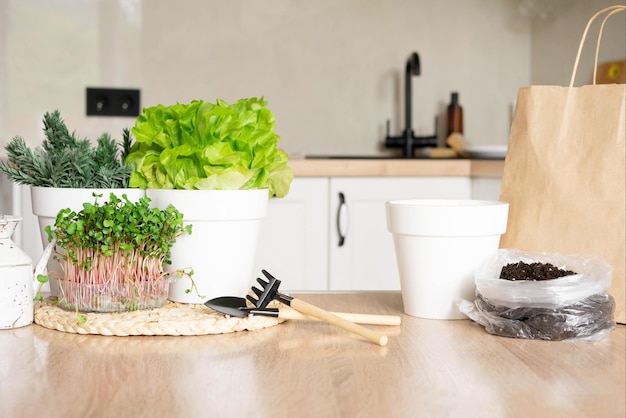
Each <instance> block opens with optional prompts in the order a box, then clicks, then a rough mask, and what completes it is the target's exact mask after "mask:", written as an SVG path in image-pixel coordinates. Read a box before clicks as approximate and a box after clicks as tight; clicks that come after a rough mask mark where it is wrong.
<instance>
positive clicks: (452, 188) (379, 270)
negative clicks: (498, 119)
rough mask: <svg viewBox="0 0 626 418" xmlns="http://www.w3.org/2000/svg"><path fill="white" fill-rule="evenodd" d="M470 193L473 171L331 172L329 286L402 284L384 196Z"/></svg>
mask: <svg viewBox="0 0 626 418" xmlns="http://www.w3.org/2000/svg"><path fill="white" fill-rule="evenodd" d="M470 195H471V183H470V178H469V177H349V178H348V177H344V178H340V177H339V178H335V177H333V178H331V180H330V198H329V202H330V226H331V228H330V234H329V238H330V242H329V290H399V289H400V279H399V275H398V268H397V264H396V258H395V251H394V247H393V239H392V236H391V233H389V232H388V231H387V223H386V213H385V202H387V201H389V200H396V199H418V198H422V199H423V198H427V199H447V198H449V199H469V198H470ZM341 196H343V199H344V203H343V206H342V205H341V202H340V200H341ZM342 236H343V237H344V239H343V242H340V241H341V237H342Z"/></svg>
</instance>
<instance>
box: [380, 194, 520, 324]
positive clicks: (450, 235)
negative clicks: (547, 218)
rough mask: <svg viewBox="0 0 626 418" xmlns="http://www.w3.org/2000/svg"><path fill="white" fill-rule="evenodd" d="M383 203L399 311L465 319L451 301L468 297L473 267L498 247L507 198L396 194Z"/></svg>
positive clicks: (471, 291) (474, 269) (440, 317)
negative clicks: (410, 197)
mask: <svg viewBox="0 0 626 418" xmlns="http://www.w3.org/2000/svg"><path fill="white" fill-rule="evenodd" d="M386 209H387V227H388V230H389V231H390V232H391V233H392V234H393V242H394V247H395V251H396V258H397V261H398V270H399V272H400V289H401V291H402V301H403V303H404V312H405V313H406V314H408V315H411V316H416V317H420V318H428V319H466V318H467V317H466V316H465V315H464V314H462V313H461V312H460V311H459V309H458V308H457V306H456V302H457V300H459V299H466V300H473V299H474V292H475V290H476V286H475V285H474V275H475V272H476V270H477V269H478V267H479V266H480V265H481V264H482V263H483V261H484V260H485V259H487V258H488V257H489V256H490V255H492V254H494V253H495V252H496V251H497V250H498V245H499V242H500V235H501V234H503V233H504V232H505V231H506V224H507V216H508V209H509V205H508V203H504V202H495V201H484V200H445V199H443V200H428V199H423V200H419V199H418V200H397V201H392V202H387V204H386Z"/></svg>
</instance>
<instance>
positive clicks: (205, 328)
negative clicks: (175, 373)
mask: <svg viewBox="0 0 626 418" xmlns="http://www.w3.org/2000/svg"><path fill="white" fill-rule="evenodd" d="M55 302H56V298H55V297H48V298H46V299H45V300H44V301H42V302H37V303H36V304H35V318H34V319H35V323H36V324H38V325H41V326H42V327H45V328H50V329H54V330H57V331H63V332H68V333H73V334H97V335H115V336H120V337H126V336H130V335H208V334H226V333H231V332H237V331H256V330H259V329H263V328H268V327H272V326H274V325H278V324H279V323H281V322H283V320H281V319H278V318H274V317H268V316H260V315H250V316H248V317H246V318H236V317H232V316H228V315H224V314H221V313H219V312H215V311H214V310H212V309H209V308H207V307H206V306H204V305H203V304H186V303H176V302H170V301H167V302H166V303H165V305H164V306H163V307H161V308H156V309H148V310H140V311H132V312H119V313H95V312H88V313H81V315H84V316H85V317H86V319H87V320H86V321H85V322H84V323H78V317H77V314H76V312H75V311H68V310H65V309H61V308H60V307H58V306H56V304H55Z"/></svg>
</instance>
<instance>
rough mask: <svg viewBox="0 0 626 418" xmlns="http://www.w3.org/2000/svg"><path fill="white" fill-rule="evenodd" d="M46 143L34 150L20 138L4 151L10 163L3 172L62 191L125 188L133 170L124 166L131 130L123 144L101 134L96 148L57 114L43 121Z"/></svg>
mask: <svg viewBox="0 0 626 418" xmlns="http://www.w3.org/2000/svg"><path fill="white" fill-rule="evenodd" d="M43 125H44V129H43V131H44V135H45V137H46V139H45V140H44V142H43V144H42V146H41V147H36V148H35V149H34V150H31V149H30V148H29V147H28V145H27V144H26V141H24V139H23V138H22V137H20V136H16V137H15V138H13V140H12V141H11V142H9V143H8V144H7V145H6V147H5V149H6V151H7V156H8V161H0V172H3V173H5V174H6V175H7V176H8V177H9V179H10V180H11V181H14V182H15V183H18V184H25V185H30V186H39V187H63V188H86V189H105V188H125V187H128V179H129V176H130V173H131V171H132V168H131V167H129V166H127V165H126V164H125V162H124V158H125V155H127V153H128V151H127V150H128V149H130V145H131V142H132V138H131V136H130V130H128V129H125V130H124V139H123V143H122V144H118V143H117V142H116V141H115V140H114V139H112V138H111V136H110V135H109V134H108V133H104V134H102V135H101V136H100V137H99V138H98V140H97V146H95V147H94V146H92V144H91V142H90V141H89V139H86V138H85V139H80V138H78V137H77V136H76V133H71V134H70V133H69V130H68V129H67V126H66V125H65V122H64V121H63V119H62V118H61V114H60V112H59V111H58V110H55V111H54V112H52V113H46V114H45V115H44V117H43Z"/></svg>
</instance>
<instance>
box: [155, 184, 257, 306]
mask: <svg viewBox="0 0 626 418" xmlns="http://www.w3.org/2000/svg"><path fill="white" fill-rule="evenodd" d="M146 196H148V197H149V198H150V199H151V200H152V205H153V206H155V207H157V208H159V209H165V208H166V207H167V206H168V205H170V204H171V205H173V206H174V207H175V208H176V209H178V210H179V211H180V212H181V213H182V214H183V219H184V223H185V224H191V225H192V233H191V235H187V234H183V235H182V236H180V237H179V238H177V240H176V243H175V244H174V246H173V247H172V265H171V266H169V267H168V266H164V268H165V270H168V269H172V270H175V269H185V268H192V269H193V271H194V274H193V281H194V282H195V284H196V287H197V292H196V291H195V290H192V291H191V292H187V290H189V289H191V279H189V278H187V277H182V278H180V279H178V280H176V281H174V282H172V284H171V285H170V293H169V299H170V300H172V301H175V302H181V303H204V302H206V301H207V300H209V299H212V298H215V297H218V296H240V297H243V296H245V295H246V294H247V293H248V291H249V290H250V287H251V286H252V285H253V284H254V278H255V277H254V272H253V269H254V259H255V256H256V248H257V241H258V236H259V228H260V225H261V220H262V218H263V217H265V214H266V212H267V203H268V196H269V194H268V190H267V189H259V190H165V189H147V190H146Z"/></svg>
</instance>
